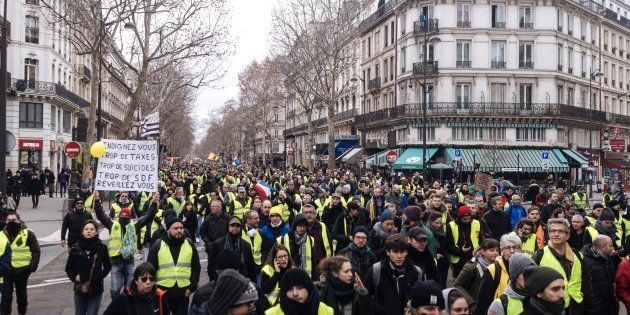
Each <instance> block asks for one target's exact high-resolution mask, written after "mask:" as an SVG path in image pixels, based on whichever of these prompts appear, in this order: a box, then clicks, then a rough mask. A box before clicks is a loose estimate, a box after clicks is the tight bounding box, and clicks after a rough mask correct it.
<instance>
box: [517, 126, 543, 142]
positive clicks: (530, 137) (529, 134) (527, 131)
mask: <svg viewBox="0 0 630 315" xmlns="http://www.w3.org/2000/svg"><path fill="white" fill-rule="evenodd" d="M516 141H530V142H544V141H545V129H544V128H516Z"/></svg>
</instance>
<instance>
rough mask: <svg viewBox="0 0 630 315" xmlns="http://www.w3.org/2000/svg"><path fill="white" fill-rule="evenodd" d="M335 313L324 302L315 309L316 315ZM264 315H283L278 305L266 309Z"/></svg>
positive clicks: (331, 314)
mask: <svg viewBox="0 0 630 315" xmlns="http://www.w3.org/2000/svg"><path fill="white" fill-rule="evenodd" d="M333 314H335V311H333V309H332V308H331V307H330V306H328V305H326V304H324V302H319V307H318V308H317V315H333ZM265 315H284V312H283V311H282V308H280V304H278V305H276V306H274V307H272V308H270V309H268V310H266V311H265ZM305 315H306V314H305Z"/></svg>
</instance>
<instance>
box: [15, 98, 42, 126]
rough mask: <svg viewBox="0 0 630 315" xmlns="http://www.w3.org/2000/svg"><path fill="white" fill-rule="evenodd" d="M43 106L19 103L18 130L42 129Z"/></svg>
mask: <svg viewBox="0 0 630 315" xmlns="http://www.w3.org/2000/svg"><path fill="white" fill-rule="evenodd" d="M43 108H44V105H43V104H41V103H25V102H20V128H38V129H41V128H44V112H43Z"/></svg>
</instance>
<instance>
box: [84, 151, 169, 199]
mask: <svg viewBox="0 0 630 315" xmlns="http://www.w3.org/2000/svg"><path fill="white" fill-rule="evenodd" d="M103 142H104V143H105V147H106V149H105V154H104V155H103V156H102V157H101V158H99V159H98V171H97V172H96V181H95V183H94V189H95V190H105V191H111V190H126V191H148V192H152V191H157V189H158V188H157V181H158V163H159V153H158V144H157V141H134V140H112V139H104V140H103Z"/></svg>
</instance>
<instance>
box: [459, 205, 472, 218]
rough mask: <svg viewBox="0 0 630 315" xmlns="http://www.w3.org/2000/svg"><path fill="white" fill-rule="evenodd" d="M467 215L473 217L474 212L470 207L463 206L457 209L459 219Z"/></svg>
mask: <svg viewBox="0 0 630 315" xmlns="http://www.w3.org/2000/svg"><path fill="white" fill-rule="evenodd" d="M466 215H472V211H471V210H470V208H469V207H468V206H461V207H459V209H457V217H458V218H461V217H463V216H466Z"/></svg>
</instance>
